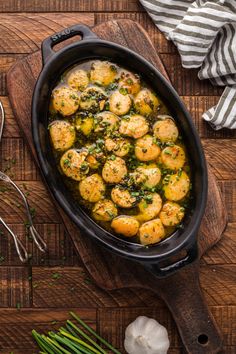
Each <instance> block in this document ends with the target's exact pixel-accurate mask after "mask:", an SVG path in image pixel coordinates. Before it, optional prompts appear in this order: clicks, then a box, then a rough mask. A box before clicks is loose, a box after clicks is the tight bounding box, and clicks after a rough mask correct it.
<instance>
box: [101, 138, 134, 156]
mask: <svg viewBox="0 0 236 354" xmlns="http://www.w3.org/2000/svg"><path fill="white" fill-rule="evenodd" d="M105 147H106V149H107V151H109V152H111V151H112V152H113V153H114V154H115V155H116V156H119V157H123V156H126V155H127V154H128V153H129V149H130V142H129V140H128V139H124V138H107V139H106V140H105Z"/></svg>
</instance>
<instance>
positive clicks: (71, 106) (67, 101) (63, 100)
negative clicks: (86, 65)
mask: <svg viewBox="0 0 236 354" xmlns="http://www.w3.org/2000/svg"><path fill="white" fill-rule="evenodd" d="M79 104H80V99H79V96H78V93H77V92H76V91H75V90H72V89H71V88H69V87H66V86H60V87H56V88H55V89H54V90H53V92H52V107H53V108H54V109H55V111H57V112H59V113H60V114H62V115H63V116H71V115H72V114H74V113H75V112H76V111H77V110H78V108H79Z"/></svg>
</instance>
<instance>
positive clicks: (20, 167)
mask: <svg viewBox="0 0 236 354" xmlns="http://www.w3.org/2000/svg"><path fill="white" fill-rule="evenodd" d="M0 170H1V171H3V172H5V173H7V174H8V175H9V176H11V177H12V178H14V180H16V181H20V180H21V181H23V180H24V181H35V180H40V175H39V171H38V169H36V166H35V163H34V161H33V159H32V156H31V154H30V152H29V149H28V147H27V145H26V142H25V141H24V139H23V138H7V139H5V138H3V139H2V142H1V150H0Z"/></svg>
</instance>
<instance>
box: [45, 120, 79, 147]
mask: <svg viewBox="0 0 236 354" xmlns="http://www.w3.org/2000/svg"><path fill="white" fill-rule="evenodd" d="M48 128H49V133H50V137H51V141H52V144H53V147H54V149H55V150H60V151H64V150H67V149H69V148H70V147H71V146H72V145H73V144H74V142H75V139H76V134H75V128H74V127H73V125H71V124H70V123H69V122H66V121H65V120H55V121H54V122H52V123H51V124H50V125H49V127H48Z"/></svg>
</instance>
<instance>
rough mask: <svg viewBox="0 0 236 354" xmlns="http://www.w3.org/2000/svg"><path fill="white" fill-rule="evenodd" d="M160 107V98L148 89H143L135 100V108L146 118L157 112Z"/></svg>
mask: <svg viewBox="0 0 236 354" xmlns="http://www.w3.org/2000/svg"><path fill="white" fill-rule="evenodd" d="M159 105H160V103H159V100H158V98H157V97H156V96H155V95H154V93H153V92H151V91H150V90H148V89H146V88H145V89H142V90H141V91H139V93H138V94H137V96H136V97H135V99H134V106H135V109H136V111H137V112H139V113H140V114H142V115H144V116H148V115H150V114H151V113H153V112H156V110H157V108H158V106H159Z"/></svg>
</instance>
